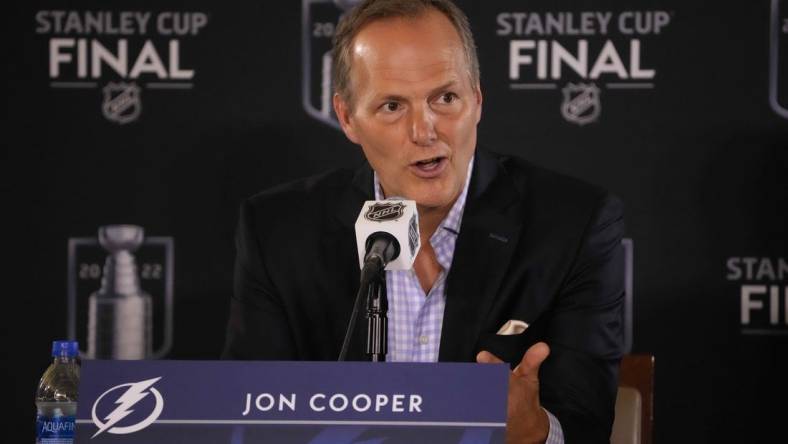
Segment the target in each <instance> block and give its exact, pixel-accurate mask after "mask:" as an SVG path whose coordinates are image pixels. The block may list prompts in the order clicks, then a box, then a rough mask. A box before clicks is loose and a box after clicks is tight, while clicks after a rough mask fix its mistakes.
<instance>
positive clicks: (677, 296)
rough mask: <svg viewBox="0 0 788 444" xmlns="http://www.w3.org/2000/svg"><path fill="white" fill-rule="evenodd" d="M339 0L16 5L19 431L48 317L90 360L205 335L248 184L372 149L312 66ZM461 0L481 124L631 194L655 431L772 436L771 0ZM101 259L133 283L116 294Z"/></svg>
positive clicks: (776, 389) (179, 350) (9, 214)
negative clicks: (344, 124) (345, 119)
mask: <svg viewBox="0 0 788 444" xmlns="http://www.w3.org/2000/svg"><path fill="white" fill-rule="evenodd" d="M354 3H355V2H354V1H346V0H345V1H340V0H302V1H300V2H299V1H295V0H291V1H279V2H250V1H245V2H232V3H228V2H208V1H204V0H195V1H190V2H184V1H175V0H160V1H157V2H152V1H134V2H132V1H127V0H120V1H116V2H112V3H111V4H108V3H107V2H102V1H97V0H85V1H82V2H79V3H78V4H75V3H74V2H66V1H62V0H52V1H50V0H46V1H34V2H25V3H19V4H14V5H11V6H10V9H11V14H10V16H9V18H8V23H9V36H10V37H9V39H8V40H9V45H8V46H9V51H8V52H7V63H6V66H7V72H8V73H9V75H10V77H9V79H10V80H9V81H8V82H6V97H7V117H6V119H5V122H6V125H4V126H5V127H6V128H8V130H7V131H8V137H7V138H6V145H7V148H6V150H5V153H6V155H5V157H4V159H5V160H4V162H3V165H4V166H5V169H6V171H7V173H6V174H5V175H4V176H5V177H6V178H7V179H5V180H4V183H3V190H4V192H6V193H7V195H8V197H9V199H7V202H9V205H7V206H6V208H7V209H6V211H5V212H4V213H3V214H4V216H5V218H4V219H5V220H6V221H8V228H7V230H6V231H5V233H6V235H7V236H6V237H7V238H8V239H9V241H10V242H9V247H8V248H7V249H6V251H7V253H6V257H7V258H9V259H10V260H9V262H10V264H11V265H10V267H8V272H7V273H6V274H4V279H5V280H4V283H5V284H6V292H5V295H6V298H5V300H6V304H7V307H8V310H7V311H6V320H5V322H3V329H4V334H5V335H6V336H5V337H7V338H9V339H10V341H9V342H10V347H9V348H8V352H7V354H8V361H9V362H8V363H7V365H6V366H5V367H6V368H8V370H7V371H8V372H10V379H9V380H11V381H14V384H13V387H12V388H10V391H11V393H13V400H12V401H9V403H10V404H11V405H12V409H11V411H12V418H9V420H13V423H15V424H21V425H20V426H17V427H16V429H15V431H14V432H13V433H16V434H17V435H18V436H15V438H17V437H18V439H16V440H15V442H16V441H19V442H21V441H26V440H27V441H29V440H30V439H32V436H33V434H34V428H35V425H34V424H35V421H34V417H35V407H34V402H33V399H34V394H35V387H36V384H37V381H38V378H39V377H40V375H41V374H42V372H43V370H44V369H45V368H46V366H47V363H48V360H49V359H50V358H49V355H48V350H49V349H50V344H51V341H52V340H54V339H63V338H67V337H71V338H76V339H78V340H79V341H80V347H81V349H82V350H83V352H84V356H85V357H86V358H88V357H99V358H101V357H104V358H112V357H115V358H118V357H124V356H125V357H127V358H140V357H145V358H148V359H156V358H165V359H190V360H214V359H218V358H219V354H220V352H221V349H222V347H223V342H224V336H225V329H226V322H227V318H228V307H229V301H230V297H231V294H232V268H233V261H234V232H235V228H236V225H237V218H238V208H239V204H240V202H241V200H242V199H244V198H245V197H248V196H251V195H253V194H255V193H256V192H258V191H260V190H263V189H266V188H269V187H272V186H274V185H277V184H281V183H283V182H287V181H291V180H295V179H297V178H302V177H306V176H310V175H313V174H317V173H319V172H323V171H326V170H329V169H333V168H354V167H356V166H357V165H359V163H360V162H362V161H363V156H362V153H361V150H360V149H359V148H358V147H357V146H355V145H353V144H352V143H351V142H349V141H348V140H347V139H346V137H345V136H344V134H342V132H341V130H340V129H339V128H338V125H337V122H336V117H335V115H334V114H333V110H332V107H331V96H332V94H333V91H332V87H331V83H330V79H329V76H328V73H329V71H330V70H329V68H330V60H329V59H328V58H327V54H328V51H329V49H330V45H331V37H332V35H333V33H334V30H335V28H336V23H337V20H338V19H339V17H340V16H341V15H342V14H343V13H344V12H345V11H346V10H347V9H348V7H350V6H351V5H352V4H354ZM458 5H459V6H460V7H461V8H462V9H463V10H464V11H465V12H466V13H467V14H468V16H469V19H470V22H471V26H472V30H473V33H474V36H475V38H476V43H477V46H478V52H479V59H480V66H481V86H482V91H483V96H484V103H483V112H482V118H481V123H480V126H479V144H480V145H481V146H484V147H486V148H487V149H490V150H494V151H498V152H502V153H507V154H512V155H516V156H520V157H523V158H525V159H528V160H529V161H531V162H533V163H535V164H538V165H541V166H544V167H546V168H549V169H552V170H556V171H559V172H561V173H565V174H568V175H571V176H574V177H578V178H580V179H583V180H585V181H588V182H591V183H594V184H597V185H599V186H602V187H604V188H606V189H609V190H610V191H611V192H612V193H613V194H615V195H617V196H619V197H621V199H622V200H623V201H624V203H625V217H626V233H625V237H626V238H627V241H626V245H627V251H628V262H627V268H628V270H629V272H628V275H627V288H628V297H629V298H631V301H632V304H631V306H630V307H631V315H630V316H629V317H628V320H627V329H628V331H629V332H631V341H630V345H631V351H632V352H634V353H638V352H642V353H652V354H654V355H655V356H656V393H655V440H656V441H657V442H674V441H676V440H677V437H678V440H680V441H687V442H714V441H741V442H770V441H771V440H772V439H773V438H774V437H775V436H783V435H784V431H783V429H784V426H783V425H782V424H783V421H784V416H785V409H784V408H783V409H779V408H778V409H775V408H774V407H773V406H775V405H783V401H784V399H783V397H784V396H783V394H784V393H788V378H786V375H788V353H787V352H786V351H788V347H787V346H788V234H787V232H788V229H787V227H788V212H787V211H786V208H788V179H787V178H788V0H755V1H751V2H747V3H741V2H739V3H735V2H734V3H732V2H713V3H710V2H704V1H701V0H684V1H678V0H660V1H656V0H637V1H633V2H628V3H626V4H623V3H622V2H616V1H613V0H597V1H593V2H591V1H580V0H573V1H572V0H529V1H522V0H498V1H481V0H460V1H458ZM272 217H275V215H272ZM102 233H103V234H102ZM113 255H120V256H123V258H125V259H124V260H126V261H125V262H123V264H125V265H124V267H126V268H118V267H117V266H116V265H113V264H114V262H113V261H111V260H110V261H108V258H110V259H111V258H112V257H114V256H113ZM112 273H127V274H126V275H127V276H133V279H132V281H130V282H131V284H133V285H130V286H128V287H125V288H124V290H123V291H124V292H125V293H120V292H113V291H110V289H109V288H108V287H106V286H105V285H103V284H102V279H106V278H107V276H110V275H111V274H112ZM121 296H122V297H121ZM129 297H131V298H132V299H129ZM123 301H127V302H123ZM128 301H131V302H128ZM91 307H94V308H95V310H93V311H91ZM91 313H92V314H91ZM121 315H122V316H121ZM91 316H92V317H91ZM117 319H124V320H127V321H128V323H127V324H123V325H121V324H119V323H118V322H116V321H114V320H117ZM91 320H92V321H95V322H94V323H93V324H91ZM91 325H93V326H94V327H90V326H91ZM9 439H10V438H9Z"/></svg>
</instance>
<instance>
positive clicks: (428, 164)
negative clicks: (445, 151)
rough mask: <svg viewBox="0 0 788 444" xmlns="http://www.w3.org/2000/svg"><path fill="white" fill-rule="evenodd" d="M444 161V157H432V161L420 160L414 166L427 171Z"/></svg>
mask: <svg viewBox="0 0 788 444" xmlns="http://www.w3.org/2000/svg"><path fill="white" fill-rule="evenodd" d="M444 159H445V157H433V158H432V159H424V160H420V161H418V162H416V163H414V165H415V166H416V167H418V168H419V169H422V170H425V171H429V170H433V169H435V168H437V167H438V165H440V163H441V162H442V161H443V160H444Z"/></svg>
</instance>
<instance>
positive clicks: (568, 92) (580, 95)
mask: <svg viewBox="0 0 788 444" xmlns="http://www.w3.org/2000/svg"><path fill="white" fill-rule="evenodd" d="M562 92H563V94H564V101H563V103H562V104H561V114H562V115H563V116H564V118H565V119H566V120H567V121H569V122H572V123H576V124H578V125H585V124H587V123H591V122H593V121H595V120H596V119H597V118H598V117H599V113H600V112H602V105H601V103H599V88H597V87H596V85H594V84H593V83H569V84H568V85H566V86H565V87H564V88H563V90H562Z"/></svg>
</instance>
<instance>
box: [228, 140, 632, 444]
mask: <svg viewBox="0 0 788 444" xmlns="http://www.w3.org/2000/svg"><path fill="white" fill-rule="evenodd" d="M469 186H470V188H469V191H468V197H467V201H466V206H465V211H464V214H463V219H462V225H461V228H460V234H459V237H458V239H457V243H456V250H455V254H454V261H453V263H452V265H451V269H450V272H449V275H448V281H447V287H446V308H445V313H444V318H443V330H442V335H441V344H440V352H439V359H440V360H441V361H474V360H475V356H476V354H477V353H478V352H479V351H480V350H483V349H486V350H489V351H491V352H492V353H494V354H496V355H497V356H499V357H501V358H502V359H504V360H505V361H507V362H510V363H512V364H513V365H515V364H517V363H519V362H520V359H521V358H522V356H523V353H524V352H525V350H526V349H527V348H528V347H529V346H530V345H532V344H534V343H535V342H538V341H545V342H547V344H548V345H549V346H550V348H551V354H550V357H549V358H548V359H547V360H546V361H545V363H544V364H543V365H542V368H541V370H540V397H541V401H542V405H543V406H544V407H545V408H546V409H548V410H549V411H550V412H551V413H553V414H554V415H555V416H556V417H557V418H558V419H559V421H560V422H561V425H562V427H563V430H564V435H565V438H566V439H567V441H568V442H604V441H607V440H608V439H609V435H610V430H611V427H612V421H613V413H614V404H615V396H616V388H617V376H618V364H619V361H620V358H621V355H622V342H623V340H622V304H623V281H624V277H623V268H624V267H623V254H622V248H621V246H620V241H621V236H622V232H623V219H622V210H621V203H620V202H619V200H618V199H616V198H614V197H612V196H610V195H609V194H607V193H606V192H604V191H602V190H600V189H598V188H595V187H592V186H590V185H587V184H585V183H582V182H580V181H577V180H574V179H570V178H567V177H564V176H561V175H558V174H555V173H551V172H548V171H546V170H543V169H540V168H537V167H534V166H533V165H530V164H529V163H527V162H525V161H523V160H520V159H518V158H515V157H509V156H501V155H497V154H492V153H489V152H486V151H482V150H477V154H476V160H475V164H474V168H473V173H472V177H471V182H470V185H469ZM372 199H373V175H372V170H371V169H370V168H369V166H367V165H365V166H363V167H362V168H360V169H359V170H357V171H355V172H352V171H334V172H330V173H327V174H324V175H321V176H317V177H314V178H310V179H306V180H303V181H299V182H295V183H291V184H287V185H283V186H280V187H277V188H274V189H272V190H269V191H265V192H262V193H260V194H258V195H256V196H254V197H252V198H250V199H248V200H247V201H245V202H244V203H243V205H242V206H241V216H240V223H239V228H238V234H237V251H238V255H237V262H236V269H235V295H234V297H233V299H232V303H231V309H230V321H229V326H228V335H227V343H226V346H225V350H224V354H223V356H224V357H225V358H229V359H260V360H265V359H268V360H336V359H337V356H338V354H339V349H340V347H341V344H342V339H343V336H344V333H345V328H346V325H347V322H348V319H349V317H350V313H351V309H352V305H353V300H354V297H355V295H356V291H357V289H358V283H359V268H358V259H357V257H356V255H357V253H356V242H355V234H354V226H353V225H354V222H355V219H356V217H357V216H358V212H359V210H360V209H361V206H362V203H363V202H364V201H365V200H372ZM510 319H519V320H522V321H525V322H527V323H528V324H530V327H529V328H528V329H527V330H526V331H525V332H524V333H522V334H520V335H515V336H500V335H496V332H497V331H498V329H499V328H500V327H501V325H503V324H504V323H505V322H506V321H507V320H510ZM357 325H358V327H357V329H356V330H357V331H356V335H355V336H354V338H353V341H352V343H351V349H350V351H349V353H348V359H356V360H363V359H364V354H363V347H364V337H365V336H364V335H365V334H366V331H365V330H366V325H365V323H364V322H363V321H361V322H359V323H358V324H357Z"/></svg>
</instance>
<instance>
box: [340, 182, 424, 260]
mask: <svg viewBox="0 0 788 444" xmlns="http://www.w3.org/2000/svg"><path fill="white" fill-rule="evenodd" d="M356 246H357V248H358V262H359V267H360V268H361V269H362V270H364V269H365V268H369V267H374V268H376V269H377V270H378V271H380V270H383V269H385V270H410V269H411V267H413V261H414V260H415V259H416V255H417V254H418V252H419V247H420V246H421V244H420V242H419V213H418V211H417V210H416V202H415V201H412V200H406V199H402V198H399V197H392V198H389V199H386V200H368V201H366V202H364V206H362V207H361V212H360V213H359V215H358V219H356Z"/></svg>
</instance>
